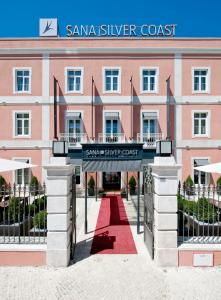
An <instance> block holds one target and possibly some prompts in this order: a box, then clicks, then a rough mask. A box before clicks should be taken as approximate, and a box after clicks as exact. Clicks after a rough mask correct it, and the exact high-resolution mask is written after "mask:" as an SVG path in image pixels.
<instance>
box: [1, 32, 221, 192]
mask: <svg viewBox="0 0 221 300" xmlns="http://www.w3.org/2000/svg"><path fill="white" fill-rule="evenodd" d="M0 70H2V72H0V123H1V130H0V157H2V158H7V159H17V160H22V161H29V162H31V163H32V164H36V165H37V166H38V167H36V168H33V170H31V172H30V171H28V170H23V171H22V170H21V171H16V172H15V173H13V172H10V173H5V174H2V175H4V177H5V178H6V180H7V181H8V182H16V183H19V184H27V183H28V182H29V181H30V178H31V175H34V176H36V177H37V178H38V179H39V181H40V182H44V181H45V179H46V174H45V171H44V170H43V168H42V166H44V165H46V164H48V162H49V158H50V156H51V155H52V141H53V139H54V78H55V79H56V82H57V84H56V86H57V113H58V116H57V127H58V138H59V139H63V140H67V141H68V143H69V148H70V149H79V150H80V149H81V143H91V142H94V140H95V141H96V142H98V143H129V142H143V143H144V147H146V148H150V149H155V147H156V141H157V140H159V139H165V138H167V137H169V138H171V139H172V140H173V146H174V156H175V158H176V161H177V163H178V164H182V165H183V168H182V170H181V171H180V174H179V177H180V180H181V181H184V180H185V179H186V178H187V176H189V175H190V176H191V177H192V178H193V180H194V182H195V184H199V183H200V184H209V183H215V182H216V180H217V177H215V176H214V177H212V176H206V175H205V174H203V173H202V174H201V173H196V172H195V173H194V169H193V168H194V166H197V165H203V164H207V163H215V162H219V161H221V129H220V128H221V117H220V116H221V85H220V82H219V78H220V77H221V39H175V38H173V39H141V38H140V39H135V38H134V39H133V38H131V39H129V38H128V39H126V38H119V39H111V38H106V39H96V38H81V39H69V38H43V39H39V38H36V39H14V40H13V39H7V40H3V39H2V40H0ZM168 79H169V80H168ZM168 107H169V111H170V113H168ZM168 128H169V129H168ZM73 163H74V164H75V165H76V173H77V175H79V187H83V186H84V180H83V176H82V169H81V162H80V160H79V159H76V161H73ZM105 176H106V177H105ZM119 176H120V187H123V186H124V184H125V174H123V173H122V174H120V175H119ZM105 178H106V179H105ZM110 178H111V177H110V174H101V173H99V174H98V182H99V186H100V187H103V185H104V181H105V180H106V181H108V180H110Z"/></svg>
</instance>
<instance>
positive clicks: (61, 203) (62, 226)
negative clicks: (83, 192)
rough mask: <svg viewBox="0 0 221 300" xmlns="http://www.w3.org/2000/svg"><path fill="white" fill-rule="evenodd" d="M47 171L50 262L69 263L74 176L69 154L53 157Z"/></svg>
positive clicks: (48, 262) (48, 263)
mask: <svg viewBox="0 0 221 300" xmlns="http://www.w3.org/2000/svg"><path fill="white" fill-rule="evenodd" d="M44 168H45V169H46V171H47V181H46V187H47V213H48V215H47V229H48V233H47V265H49V266H53V267H66V266H68V264H69V261H70V236H71V228H72V227H71V211H70V203H71V196H72V194H71V178H72V175H73V173H74V166H73V165H71V164H70V162H69V158H67V157H51V158H50V164H49V165H47V166H45V167H44Z"/></svg>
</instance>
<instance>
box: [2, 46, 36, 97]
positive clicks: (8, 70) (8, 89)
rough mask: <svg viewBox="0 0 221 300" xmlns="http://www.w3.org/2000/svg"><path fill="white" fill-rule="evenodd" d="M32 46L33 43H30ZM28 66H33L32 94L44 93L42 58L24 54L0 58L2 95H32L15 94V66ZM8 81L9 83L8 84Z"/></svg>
mask: <svg viewBox="0 0 221 300" xmlns="http://www.w3.org/2000/svg"><path fill="white" fill-rule="evenodd" d="M30 46H31V45H30ZM16 67H27V68H32V79H31V82H32V85H31V95H33V96H41V94H42V81H41V78H42V59H41V56H39V57H36V56H35V57H33V56H32V57H30V58H27V57H25V58H23V56H20V57H19V56H16V58H13V59H7V58H4V59H1V60H0V69H1V70H2V72H0V91H1V96H16V95H18V96H22V95H30V94H29V93H22V94H21V93H16V94H13V68H16ZM6 82H7V84H6Z"/></svg>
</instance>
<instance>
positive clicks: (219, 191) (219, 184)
mask: <svg viewBox="0 0 221 300" xmlns="http://www.w3.org/2000/svg"><path fill="white" fill-rule="evenodd" d="M216 190H217V194H218V195H221V176H220V177H219V178H218V179H217V181H216Z"/></svg>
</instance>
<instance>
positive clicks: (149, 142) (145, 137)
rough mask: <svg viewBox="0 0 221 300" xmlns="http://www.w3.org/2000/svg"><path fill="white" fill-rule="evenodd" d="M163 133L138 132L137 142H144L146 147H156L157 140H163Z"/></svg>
mask: <svg viewBox="0 0 221 300" xmlns="http://www.w3.org/2000/svg"><path fill="white" fill-rule="evenodd" d="M162 139H163V134H162V133H138V134H137V142H138V143H144V147H147V148H156V141H159V140H162Z"/></svg>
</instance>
